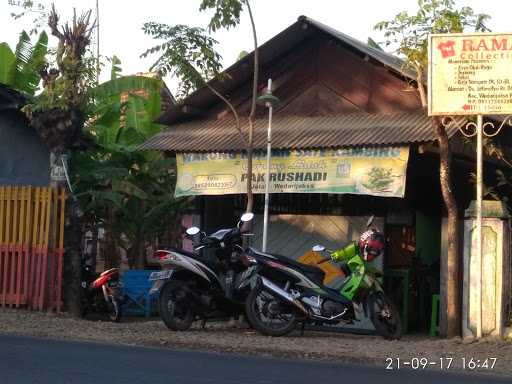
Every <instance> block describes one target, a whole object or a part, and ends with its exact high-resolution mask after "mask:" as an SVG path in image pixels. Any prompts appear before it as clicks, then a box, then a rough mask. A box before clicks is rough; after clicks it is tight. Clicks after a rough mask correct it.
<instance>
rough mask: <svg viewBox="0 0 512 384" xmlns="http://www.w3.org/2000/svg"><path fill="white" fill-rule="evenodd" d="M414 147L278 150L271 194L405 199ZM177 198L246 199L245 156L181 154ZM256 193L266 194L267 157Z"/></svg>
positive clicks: (258, 161) (259, 160)
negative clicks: (239, 196)
mask: <svg viewBox="0 0 512 384" xmlns="http://www.w3.org/2000/svg"><path fill="white" fill-rule="evenodd" d="M408 159H409V148H408V147H371V148H370V147H369V148H350V149H319V150H274V151H272V164H271V172H270V175H269V176H270V177H269V179H270V183H271V185H270V192H271V193H354V194H364V195H373V196H389V197H403V196H404V192H405V176H406V169H407V161H408ZM176 163H177V169H178V177H177V182H176V191H175V194H176V196H193V195H224V194H240V193H246V191H247V159H246V157H245V155H244V154H243V153H181V154H177V155H176ZM252 179H253V192H254V193H264V192H265V180H266V154H265V152H264V151H262V152H258V151H256V152H255V153H254V159H253V174H252Z"/></svg>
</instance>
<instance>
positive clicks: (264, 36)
mask: <svg viewBox="0 0 512 384" xmlns="http://www.w3.org/2000/svg"><path fill="white" fill-rule="evenodd" d="M13 2H14V3H17V2H18V0H0V26H1V28H0V31H1V32H0V41H7V42H8V43H9V44H10V45H11V46H14V45H15V44H16V41H17V38H18V34H19V32H20V31H21V30H22V29H24V28H25V29H27V30H28V29H30V24H31V21H32V19H33V17H32V16H31V15H29V16H26V17H25V18H23V19H22V20H16V21H14V20H13V19H12V18H11V17H10V13H11V12H12V11H13V10H17V9H19V8H16V7H13V6H10V5H9V3H13ZM36 2H37V0H36ZM40 2H41V3H43V4H47V5H48V8H49V6H50V4H51V1H48V0H40ZM54 3H55V6H56V8H57V10H58V11H59V12H60V14H61V16H62V17H61V19H62V20H65V19H67V18H69V17H70V16H71V15H72V11H73V7H75V8H76V9H77V12H78V13H79V12H80V11H81V10H86V9H90V8H92V9H95V5H96V0H55V1H54ZM200 3H201V1H200V0H142V1H135V0H124V1H121V0H99V15H100V53H101V54H102V55H105V56H112V55H114V54H115V55H117V56H118V57H119V58H120V59H121V61H122V68H123V73H124V74H132V73H135V72H140V71H147V70H148V69H149V67H150V65H151V64H152V60H154V59H155V58H153V59H152V58H149V59H147V58H146V59H141V58H140V57H139V56H140V54H141V53H142V52H144V50H145V49H147V48H148V47H151V46H152V45H153V41H152V40H151V39H150V38H149V37H147V36H145V35H144V33H143V32H142V30H141V27H142V24H143V23H144V22H146V21H156V22H162V23H167V24H188V25H193V26H202V27H205V26H206V25H207V23H208V20H209V15H208V14H207V13H204V12H199V4H200ZM251 4H252V7H253V14H254V18H255V21H256V27H257V32H258V43H259V44H262V43H264V42H265V41H267V40H268V39H270V38H272V37H273V36H275V35H276V34H277V33H279V32H281V31H282V30H283V29H285V28H286V27H288V26H289V25H290V24H292V23H294V22H295V21H296V20H297V17H298V16H300V15H306V16H308V17H311V18H313V19H316V20H318V21H320V22H322V23H324V24H327V25H329V26H331V27H333V28H335V29H337V30H339V31H341V32H344V33H346V34H348V35H350V36H352V37H355V38H357V39H359V40H362V41H366V39H367V38H368V36H370V37H372V38H374V40H376V41H380V40H381V39H380V36H379V34H378V33H377V32H376V31H374V30H373V26H374V25H375V24H376V23H377V22H378V21H382V20H390V19H392V18H393V17H394V16H395V15H396V14H397V13H398V12H400V11H402V10H408V11H415V9H416V0H355V1H354V0H351V1H349V0H252V3H251ZM457 4H458V5H461V6H462V5H467V6H470V7H472V8H473V9H474V10H475V12H478V13H487V14H489V15H491V17H492V18H491V21H490V23H489V27H490V28H491V29H492V30H493V31H498V32H511V31H512V22H511V21H510V14H511V12H512V2H511V1H510V0H485V1H484V0H458V1H457ZM214 37H215V38H216V39H217V40H218V41H219V46H218V51H219V52H220V53H221V55H222V57H223V64H224V66H225V67H227V66H229V65H231V64H233V63H234V62H235V61H236V58H237V56H238V54H239V53H240V52H241V51H242V50H246V51H249V52H250V51H251V50H252V35H251V29H250V23H249V18H248V16H247V14H244V15H243V17H242V21H241V25H239V26H238V27H237V28H236V29H234V30H233V29H232V30H229V31H222V32H219V33H217V34H216V35H215V36H214ZM106 68H107V69H109V66H108V65H107V67H106ZM105 72H107V71H105ZM105 76H106V75H105ZM166 81H167V82H168V84H169V85H170V87H171V89H172V88H173V84H174V83H175V81H174V80H173V79H166Z"/></svg>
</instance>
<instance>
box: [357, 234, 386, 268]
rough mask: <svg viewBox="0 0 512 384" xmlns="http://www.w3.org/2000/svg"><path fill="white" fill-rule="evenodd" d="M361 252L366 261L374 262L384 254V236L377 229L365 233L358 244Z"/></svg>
mask: <svg viewBox="0 0 512 384" xmlns="http://www.w3.org/2000/svg"><path fill="white" fill-rule="evenodd" d="M357 245H358V246H359V251H360V252H361V255H362V256H363V259H364V260H366V261H373V259H375V258H376V257H379V256H382V255H383V254H384V247H385V243H384V235H383V234H382V233H380V232H378V231H376V230H375V229H369V230H368V231H366V232H364V233H363V234H362V235H361V237H360V238H359V242H358V243H357Z"/></svg>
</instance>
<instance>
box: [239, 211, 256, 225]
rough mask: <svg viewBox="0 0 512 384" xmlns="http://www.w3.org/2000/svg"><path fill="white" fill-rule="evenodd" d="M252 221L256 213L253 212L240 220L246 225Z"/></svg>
mask: <svg viewBox="0 0 512 384" xmlns="http://www.w3.org/2000/svg"><path fill="white" fill-rule="evenodd" d="M252 219H254V213H252V212H246V213H244V214H243V215H242V217H241V218H240V220H241V221H242V222H243V223H246V222H248V221H251V220H252Z"/></svg>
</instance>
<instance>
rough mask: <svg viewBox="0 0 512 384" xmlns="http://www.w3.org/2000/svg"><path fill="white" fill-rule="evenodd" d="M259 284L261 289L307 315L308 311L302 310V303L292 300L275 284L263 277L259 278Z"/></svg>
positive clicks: (291, 297)
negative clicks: (273, 294)
mask: <svg viewBox="0 0 512 384" xmlns="http://www.w3.org/2000/svg"><path fill="white" fill-rule="evenodd" d="M261 283H262V284H263V287H265V288H266V289H268V290H269V291H271V292H273V293H275V294H276V295H278V296H279V297H281V298H282V299H284V300H286V301H288V302H289V303H291V304H293V305H295V306H296V307H297V308H298V309H300V310H301V311H302V312H303V313H304V314H306V315H308V311H307V309H306V308H304V306H303V305H302V303H301V302H300V301H299V300H297V299H296V298H294V297H293V296H292V295H290V294H289V293H288V292H286V291H285V290H284V289H282V288H280V287H278V286H277V285H276V284H274V283H273V282H271V281H270V280H268V279H266V278H264V277H263V276H261Z"/></svg>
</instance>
